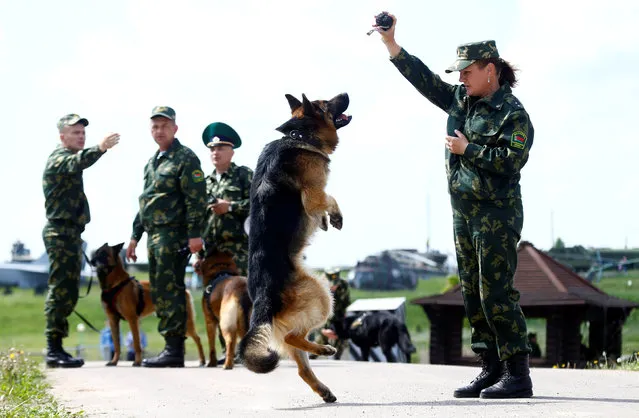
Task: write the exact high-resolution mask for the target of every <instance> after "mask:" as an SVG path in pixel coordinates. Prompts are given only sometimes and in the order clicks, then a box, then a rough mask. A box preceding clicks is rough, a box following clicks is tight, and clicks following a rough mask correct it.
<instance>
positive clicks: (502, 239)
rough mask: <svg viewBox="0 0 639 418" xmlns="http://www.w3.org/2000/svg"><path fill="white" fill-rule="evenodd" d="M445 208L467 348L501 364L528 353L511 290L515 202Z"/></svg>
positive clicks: (518, 225)
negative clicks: (449, 212) (493, 354)
mask: <svg viewBox="0 0 639 418" xmlns="http://www.w3.org/2000/svg"><path fill="white" fill-rule="evenodd" d="M451 202H452V208H453V231H454V235H455V250H456V253H457V265H458V268H459V279H460V283H461V290H462V296H463V299H464V306H465V308H466V316H467V317H468V320H469V322H470V327H471V348H472V349H473V351H474V352H476V353H479V352H482V351H487V350H495V349H497V351H498V353H499V356H500V358H501V359H502V360H505V359H507V358H509V357H510V356H512V355H513V354H516V353H520V352H523V353H529V352H530V346H529V345H528V340H527V335H526V334H527V329H526V319H525V318H524V314H523V312H522V311H521V307H520V306H519V298H520V295H519V291H517V289H515V287H514V275H515V270H516V269H517V243H518V242H519V239H520V237H521V235H520V234H521V229H522V226H523V221H524V213H523V206H522V202H521V199H506V200H497V201H474V200H462V199H452V201H451Z"/></svg>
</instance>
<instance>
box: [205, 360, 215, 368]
mask: <svg viewBox="0 0 639 418" xmlns="http://www.w3.org/2000/svg"><path fill="white" fill-rule="evenodd" d="M206 367H217V361H209V362H208V363H207V364H206Z"/></svg>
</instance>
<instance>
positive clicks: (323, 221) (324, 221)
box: [319, 215, 332, 231]
mask: <svg viewBox="0 0 639 418" xmlns="http://www.w3.org/2000/svg"><path fill="white" fill-rule="evenodd" d="M331 223H332V222H331ZM319 227H320V229H321V230H322V231H328V218H327V217H326V216H325V215H322V217H321V218H320V223H319Z"/></svg>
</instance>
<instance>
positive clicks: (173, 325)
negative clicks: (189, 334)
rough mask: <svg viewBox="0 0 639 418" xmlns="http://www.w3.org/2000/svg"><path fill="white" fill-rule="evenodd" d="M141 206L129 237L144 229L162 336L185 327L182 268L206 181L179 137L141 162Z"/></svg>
mask: <svg viewBox="0 0 639 418" xmlns="http://www.w3.org/2000/svg"><path fill="white" fill-rule="evenodd" d="M139 201H140V211H139V212H138V214H137V215H136V217H135V220H134V221H133V234H132V236H131V238H132V239H134V240H136V241H139V240H140V238H141V237H142V234H143V233H144V232H145V231H146V232H147V234H148V238H147V248H148V257H149V280H150V282H151V297H152V299H153V302H154V303H155V306H156V314H157V316H158V318H159V319H160V321H159V323H158V331H159V332H160V334H162V336H164V337H184V335H185V333H186V293H185V285H184V273H185V268H186V265H187V263H188V254H189V251H188V249H187V248H185V247H187V246H188V240H189V239H190V238H199V237H201V236H202V227H203V221H204V214H205V211H206V187H205V183H204V173H202V170H201V168H200V160H199V159H198V157H197V156H196V155H195V153H194V152H193V151H191V149H189V148H188V147H185V146H184V145H182V144H181V143H180V141H178V139H177V138H175V139H174V140H173V144H172V145H171V147H170V148H169V149H168V150H167V151H166V152H161V151H159V150H158V151H157V152H156V153H155V155H153V157H152V158H151V159H150V160H149V162H148V163H147V164H146V166H145V168H144V191H143V192H142V194H141V195H140V198H139Z"/></svg>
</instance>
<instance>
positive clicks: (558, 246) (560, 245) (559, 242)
mask: <svg viewBox="0 0 639 418" xmlns="http://www.w3.org/2000/svg"><path fill="white" fill-rule="evenodd" d="M552 248H554V249H557V250H563V249H564V248H566V244H564V241H563V240H562V239H561V238H557V240H556V241H555V245H553V247H552Z"/></svg>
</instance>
